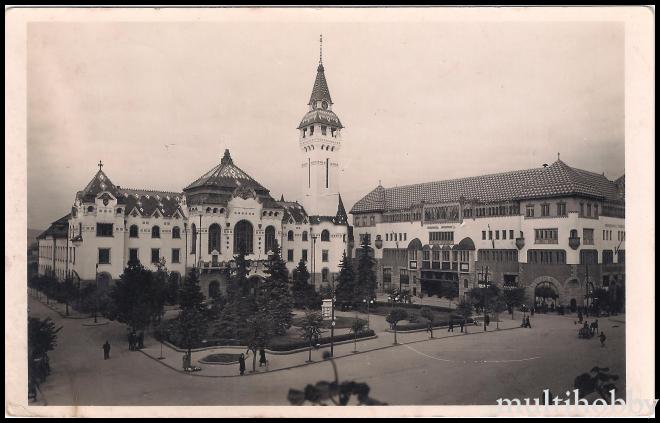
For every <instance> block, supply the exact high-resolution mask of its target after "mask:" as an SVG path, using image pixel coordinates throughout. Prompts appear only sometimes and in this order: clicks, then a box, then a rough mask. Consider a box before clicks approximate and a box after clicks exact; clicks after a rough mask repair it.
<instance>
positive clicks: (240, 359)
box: [238, 354, 245, 376]
mask: <svg viewBox="0 0 660 423" xmlns="http://www.w3.org/2000/svg"><path fill="white" fill-rule="evenodd" d="M238 369H239V370H240V372H241V376H243V373H245V354H241V356H240V357H238Z"/></svg>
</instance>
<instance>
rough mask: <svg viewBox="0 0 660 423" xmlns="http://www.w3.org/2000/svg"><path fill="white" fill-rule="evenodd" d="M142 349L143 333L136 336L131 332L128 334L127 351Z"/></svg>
mask: <svg viewBox="0 0 660 423" xmlns="http://www.w3.org/2000/svg"><path fill="white" fill-rule="evenodd" d="M142 348H144V333H143V332H140V333H139V334H136V333H135V331H132V332H130V333H129V334H128V349H129V350H130V351H137V350H140V349H142Z"/></svg>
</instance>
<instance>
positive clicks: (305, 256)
mask: <svg viewBox="0 0 660 423" xmlns="http://www.w3.org/2000/svg"><path fill="white" fill-rule="evenodd" d="M302 259H303V261H307V250H302Z"/></svg>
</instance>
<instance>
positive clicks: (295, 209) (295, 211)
mask: <svg viewBox="0 0 660 423" xmlns="http://www.w3.org/2000/svg"><path fill="white" fill-rule="evenodd" d="M282 198H284V196H282ZM276 203H277V205H278V206H280V207H282V208H283V209H284V214H283V216H282V222H283V223H288V222H289V220H291V219H293V221H294V223H296V224H303V223H306V222H308V221H309V217H308V216H307V212H306V211H305V208H304V207H303V206H301V205H300V204H298V202H297V201H277V202H276Z"/></svg>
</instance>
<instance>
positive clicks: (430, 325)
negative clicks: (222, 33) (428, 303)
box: [426, 322, 433, 339]
mask: <svg viewBox="0 0 660 423" xmlns="http://www.w3.org/2000/svg"><path fill="white" fill-rule="evenodd" d="M427 325H428V326H427V328H426V331H427V332H428V333H430V334H431V339H433V325H432V324H431V322H428V323H427Z"/></svg>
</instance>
